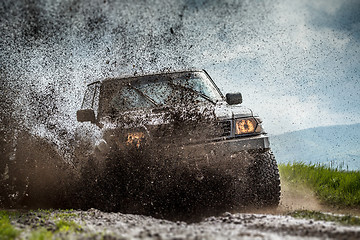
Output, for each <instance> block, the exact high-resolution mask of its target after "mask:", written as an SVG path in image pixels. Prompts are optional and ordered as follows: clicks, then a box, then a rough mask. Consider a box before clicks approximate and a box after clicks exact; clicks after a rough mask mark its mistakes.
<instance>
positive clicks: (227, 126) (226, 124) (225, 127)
mask: <svg viewBox="0 0 360 240" xmlns="http://www.w3.org/2000/svg"><path fill="white" fill-rule="evenodd" d="M219 125H220V127H221V130H222V133H221V136H222V137H227V136H230V134H231V121H223V122H219Z"/></svg>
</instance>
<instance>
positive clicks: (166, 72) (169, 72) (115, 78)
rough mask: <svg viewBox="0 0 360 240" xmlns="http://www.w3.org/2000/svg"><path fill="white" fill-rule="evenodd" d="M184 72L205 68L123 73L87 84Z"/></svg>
mask: <svg viewBox="0 0 360 240" xmlns="http://www.w3.org/2000/svg"><path fill="white" fill-rule="evenodd" d="M186 72H205V70H203V69H186V70H177V71H161V72H153V73H146V74H139V75H138V74H136V73H135V74H133V75H123V76H120V77H112V78H105V79H103V80H99V81H95V82H92V83H90V84H88V86H91V85H93V84H95V83H104V82H108V81H113V80H121V79H124V80H126V79H131V78H138V77H146V76H156V75H166V74H177V73H186Z"/></svg>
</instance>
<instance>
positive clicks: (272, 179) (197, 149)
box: [77, 70, 280, 206]
mask: <svg viewBox="0 0 360 240" xmlns="http://www.w3.org/2000/svg"><path fill="white" fill-rule="evenodd" d="M241 103H242V95H241V94H240V93H231V94H229V93H228V94H226V96H224V95H223V94H222V93H221V92H220V90H219V88H218V87H217V86H216V85H215V83H214V81H213V80H212V79H211V77H210V76H209V75H208V74H207V72H206V71H204V70H191V71H180V72H165V73H158V74H151V75H144V76H130V77H124V78H110V79H105V80H102V81H98V82H94V83H91V84H89V85H88V88H87V91H86V93H85V96H84V100H83V104H82V108H81V110H78V111H77V120H78V121H79V122H91V123H93V124H96V125H97V126H98V127H99V128H101V131H102V135H103V136H102V140H101V141H99V142H98V143H97V145H96V146H95V150H94V156H96V159H97V164H96V167H99V168H101V166H102V165H103V164H104V162H105V163H106V161H108V156H109V154H116V153H119V154H123V153H124V154H125V153H126V152H129V151H130V152H141V153H142V154H143V153H144V152H146V151H148V152H149V154H147V156H148V157H147V158H151V159H153V163H154V164H155V167H154V165H152V167H153V168H151V167H149V166H148V167H146V168H145V172H147V174H148V175H147V176H148V177H149V178H151V177H153V178H154V179H156V176H152V175H151V173H150V172H151V171H153V172H154V174H155V175H156V174H157V172H156V170H158V169H161V168H164V167H170V166H171V168H172V169H176V168H181V169H182V170H184V169H188V170H189V171H190V172H191V174H190V175H191V176H192V177H193V178H194V179H193V180H191V183H194V182H198V183H199V184H200V183H201V184H212V183H211V181H212V179H213V178H214V177H215V175H216V176H219V175H220V176H221V178H222V177H224V178H223V179H227V180H226V181H227V183H229V181H228V179H230V178H231V179H232V181H231V183H229V184H228V185H226V188H227V191H228V194H227V195H223V198H227V199H230V198H231V201H230V200H229V202H231V203H232V204H235V205H236V203H237V202H238V203H239V204H249V203H252V204H256V205H261V206H277V205H278V203H279V198H280V180H279V173H278V167H277V164H276V161H275V158H274V156H273V154H272V152H271V150H270V146H269V140H268V136H267V134H266V133H265V132H264V129H263V127H262V121H261V119H260V118H259V117H258V116H257V115H254V114H253V112H252V111H251V110H250V109H248V108H246V107H244V106H242V105H241ZM122 156H123V158H127V157H124V156H125V155H122ZM127 156H128V155H127ZM142 156H143V155H142ZM128 157H129V156H128ZM119 161H120V160H119ZM134 161H137V160H134ZM134 161H133V160H132V161H131V163H128V164H127V165H126V166H128V165H129V164H133V165H132V166H133V167H134V171H137V169H136V164H135V165H134ZM138 163H139V162H138ZM141 163H142V162H140V163H139V164H141ZM156 164H158V167H156ZM114 166H118V165H114ZM122 166H125V165H122ZM113 168H120V167H119V166H118V167H113ZM118 170H119V171H121V169H118ZM143 170H144V169H143ZM179 171H180V169H179ZM179 171H178V170H175V171H174V172H175V173H177V172H179ZM174 172H173V173H174ZM175 173H174V174H175ZM144 174H146V173H144ZM182 174H184V173H182ZM170 175H171V174H164V175H163V176H161V177H162V178H171V177H174V176H170ZM139 176H142V175H139ZM179 179H180V178H179ZM154 181H155V180H154ZM154 181H153V180H151V181H149V182H151V183H154ZM179 181H180V180H179ZM193 181H194V182H193ZM224 181H225V180H224ZM158 182H162V180H158ZM149 185H150V184H149ZM190 185H191V184H189V185H188V186H189V187H190ZM176 186H178V183H176ZM129 187H130V188H131V184H130V185H128V187H127V188H126V190H123V191H129ZM164 187H166V186H163V188H164ZM149 188H151V186H147V187H145V186H144V189H145V190H144V191H146V189H149ZM221 188H225V184H223V185H222V184H220V185H217V186H210V188H209V189H210V190H209V189H208V190H209V192H211V193H216V192H217V191H221V190H224V189H221ZM199 189H203V188H199ZM184 191H185V190H184ZM196 191H200V190H196ZM184 194H185V195H186V194H187V192H186V191H185V193H184ZM206 194H207V195H206V196H210V195H211V194H209V193H206ZM148 195H151V193H149V194H148ZM206 196H205V198H206ZM180 197H183V196H177V197H176V198H180ZM204 202H206V201H204ZM209 202H210V201H209ZM151 204H152V203H151ZM205 204H206V203H205Z"/></svg>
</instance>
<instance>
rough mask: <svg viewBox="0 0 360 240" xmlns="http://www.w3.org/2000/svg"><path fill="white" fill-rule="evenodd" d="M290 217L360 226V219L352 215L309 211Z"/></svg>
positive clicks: (291, 214) (292, 214)
mask: <svg viewBox="0 0 360 240" xmlns="http://www.w3.org/2000/svg"><path fill="white" fill-rule="evenodd" d="M288 215H290V216H292V217H295V218H306V219H313V220H315V221H331V222H337V223H341V224H343V225H352V226H360V218H359V217H354V216H350V215H345V216H338V215H333V214H326V213H321V212H317V211H309V210H301V211H295V212H292V213H289V214H288Z"/></svg>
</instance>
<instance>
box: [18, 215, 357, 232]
mask: <svg viewBox="0 0 360 240" xmlns="http://www.w3.org/2000/svg"><path fill="white" fill-rule="evenodd" d="M51 214H52V215H53V216H54V215H56V214H58V212H57V211H53V212H52V213H51ZM67 214H68V215H69V216H70V217H68V218H67V221H74V222H76V223H77V224H79V226H81V228H79V229H78V230H76V231H68V232H62V233H61V232H60V233H57V235H56V237H58V238H60V239H303V238H305V239H359V238H360V228H359V227H350V226H342V225H339V224H336V223H332V222H323V221H314V220H305V219H295V218H292V217H290V216H285V215H272V214H250V213H247V214H246V213H243V214H240V213H237V214H231V213H224V214H223V215H221V216H218V217H208V218H205V219H203V220H202V221H200V222H196V223H186V222H180V221H178V222H172V221H167V220H162V219H156V218H153V217H148V216H143V215H132V214H122V213H105V212H101V211H99V210H96V209H90V210H88V211H70V212H68V213H67ZM24 216H25V217H24ZM39 216H41V215H39V214H38V213H36V212H31V213H27V214H25V215H23V217H21V218H14V219H13V220H12V223H13V224H14V225H15V226H17V227H18V228H21V229H23V230H24V231H23V232H22V235H21V237H23V238H26V237H27V236H29V234H30V232H31V231H33V230H34V229H36V228H39V227H43V228H46V229H48V230H51V229H53V228H54V226H55V222H54V221H52V220H42V218H40V217H39ZM51 219H52V218H51Z"/></svg>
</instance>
